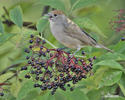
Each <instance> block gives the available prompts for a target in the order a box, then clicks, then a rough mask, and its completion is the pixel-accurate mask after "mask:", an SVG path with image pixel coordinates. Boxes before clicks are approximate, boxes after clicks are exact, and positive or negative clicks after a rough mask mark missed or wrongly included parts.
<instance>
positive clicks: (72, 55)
mask: <svg viewBox="0 0 125 100" xmlns="http://www.w3.org/2000/svg"><path fill="white" fill-rule="evenodd" d="M80 49H81V48H80V47H78V48H77V50H76V51H75V52H74V53H73V54H72V55H71V58H72V57H73V56H74V55H75V54H76V53H77V52H78V51H79V50H80Z"/></svg>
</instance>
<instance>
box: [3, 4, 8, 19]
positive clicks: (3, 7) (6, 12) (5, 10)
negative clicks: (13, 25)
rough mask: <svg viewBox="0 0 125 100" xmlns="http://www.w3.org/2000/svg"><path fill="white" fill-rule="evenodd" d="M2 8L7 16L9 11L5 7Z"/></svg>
mask: <svg viewBox="0 0 125 100" xmlns="http://www.w3.org/2000/svg"><path fill="white" fill-rule="evenodd" d="M3 10H4V11H5V13H6V14H7V16H8V17H9V12H8V11H7V9H6V7H5V6H3Z"/></svg>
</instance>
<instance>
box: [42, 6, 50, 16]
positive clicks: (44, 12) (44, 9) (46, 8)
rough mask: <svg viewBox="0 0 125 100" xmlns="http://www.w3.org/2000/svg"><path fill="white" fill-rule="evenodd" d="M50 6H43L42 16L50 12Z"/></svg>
mask: <svg viewBox="0 0 125 100" xmlns="http://www.w3.org/2000/svg"><path fill="white" fill-rule="evenodd" d="M49 8H50V6H45V7H44V8H43V12H42V16H44V15H45V14H46V13H48V11H49Z"/></svg>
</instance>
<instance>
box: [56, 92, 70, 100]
mask: <svg viewBox="0 0 125 100" xmlns="http://www.w3.org/2000/svg"><path fill="white" fill-rule="evenodd" d="M54 96H55V100H68V99H67V98H66V97H65V95H63V93H61V92H58V91H57V92H56V93H55V95H54Z"/></svg>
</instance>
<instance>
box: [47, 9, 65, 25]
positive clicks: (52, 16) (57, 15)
mask: <svg viewBox="0 0 125 100" xmlns="http://www.w3.org/2000/svg"><path fill="white" fill-rule="evenodd" d="M47 15H48V16H49V21H50V22H55V23H60V22H64V21H65V19H66V16H65V14H64V13H63V12H62V11H60V10H54V11H51V12H50V13H48V14H47Z"/></svg>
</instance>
